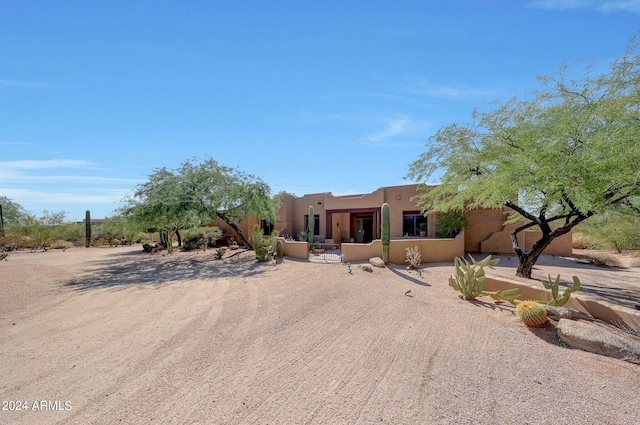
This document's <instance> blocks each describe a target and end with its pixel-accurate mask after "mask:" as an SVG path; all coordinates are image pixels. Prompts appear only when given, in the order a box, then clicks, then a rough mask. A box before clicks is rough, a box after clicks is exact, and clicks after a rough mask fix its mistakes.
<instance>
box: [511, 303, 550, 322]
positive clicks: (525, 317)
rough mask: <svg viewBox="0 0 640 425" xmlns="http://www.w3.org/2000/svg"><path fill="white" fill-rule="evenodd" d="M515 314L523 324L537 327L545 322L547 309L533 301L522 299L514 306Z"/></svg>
mask: <svg viewBox="0 0 640 425" xmlns="http://www.w3.org/2000/svg"><path fill="white" fill-rule="evenodd" d="M516 314H517V315H518V317H519V318H520V319H522V321H523V322H524V324H525V325H527V326H530V327H539V326H543V325H544V324H545V323H547V309H546V308H544V306H543V305H541V304H539V303H537V302H535V301H523V302H521V303H519V304H518V306H517V307H516Z"/></svg>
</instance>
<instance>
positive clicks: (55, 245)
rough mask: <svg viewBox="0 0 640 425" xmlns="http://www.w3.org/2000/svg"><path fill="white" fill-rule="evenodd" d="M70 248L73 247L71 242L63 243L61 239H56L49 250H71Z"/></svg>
mask: <svg viewBox="0 0 640 425" xmlns="http://www.w3.org/2000/svg"><path fill="white" fill-rule="evenodd" d="M72 246H73V243H72V242H69V241H65V240H62V239H57V240H55V241H53V243H52V244H51V249H67V248H71V247H72Z"/></svg>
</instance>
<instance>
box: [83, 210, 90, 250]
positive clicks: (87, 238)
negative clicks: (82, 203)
mask: <svg viewBox="0 0 640 425" xmlns="http://www.w3.org/2000/svg"><path fill="white" fill-rule="evenodd" d="M84 229H85V231H84V241H85V246H86V247H87V248H89V247H90V246H91V212H90V211H89V210H87V212H86V214H85V218H84Z"/></svg>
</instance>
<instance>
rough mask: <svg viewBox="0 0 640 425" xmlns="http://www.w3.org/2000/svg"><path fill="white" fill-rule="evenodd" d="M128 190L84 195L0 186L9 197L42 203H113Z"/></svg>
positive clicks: (22, 201) (112, 190)
mask: <svg viewBox="0 0 640 425" xmlns="http://www.w3.org/2000/svg"><path fill="white" fill-rule="evenodd" d="M128 192H129V190H128V189H111V190H104V191H102V193H100V194H97V195H86V194H77V193H68V192H50V191H40V190H32V189H12V188H0V193H2V194H3V196H6V197H8V198H10V199H19V200H20V202H21V203H29V202H37V203H42V204H85V205H86V204H114V203H118V202H120V201H121V200H122V199H123V198H124V197H125V196H126V195H127V193H128Z"/></svg>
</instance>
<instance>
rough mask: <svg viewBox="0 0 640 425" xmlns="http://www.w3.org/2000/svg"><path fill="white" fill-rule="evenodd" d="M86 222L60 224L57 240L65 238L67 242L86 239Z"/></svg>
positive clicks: (57, 229)
mask: <svg viewBox="0 0 640 425" xmlns="http://www.w3.org/2000/svg"><path fill="white" fill-rule="evenodd" d="M84 231H85V228H84V224H78V223H69V224H63V225H61V226H58V227H57V228H56V231H55V237H56V239H57V240H63V241H67V242H76V241H81V242H82V243H83V241H84Z"/></svg>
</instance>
